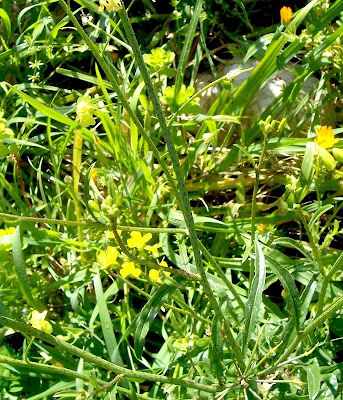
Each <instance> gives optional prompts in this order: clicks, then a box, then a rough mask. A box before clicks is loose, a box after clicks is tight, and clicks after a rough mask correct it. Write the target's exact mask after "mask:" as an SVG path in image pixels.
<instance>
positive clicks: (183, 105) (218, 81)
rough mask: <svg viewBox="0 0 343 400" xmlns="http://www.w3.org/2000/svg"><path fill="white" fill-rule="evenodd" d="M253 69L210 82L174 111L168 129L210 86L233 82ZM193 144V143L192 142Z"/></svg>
mask: <svg viewBox="0 0 343 400" xmlns="http://www.w3.org/2000/svg"><path fill="white" fill-rule="evenodd" d="M252 69H253V68H247V69H242V70H239V71H237V73H236V74H231V75H230V73H228V74H226V75H224V76H222V77H221V78H218V79H216V80H214V81H213V82H210V83H209V84H208V85H206V86H205V87H203V88H202V89H200V90H199V91H198V92H196V93H195V94H193V96H191V97H190V98H189V99H188V100H186V101H185V102H184V103H183V104H182V105H181V106H180V107H179V109H178V110H176V111H175V112H174V114H173V115H172V116H171V117H170V119H169V120H168V128H169V127H170V126H171V124H172V123H173V121H174V120H175V118H176V117H177V116H178V115H179V114H180V113H181V111H182V110H183V109H184V108H185V107H186V106H187V105H188V104H190V103H191V102H192V101H193V100H194V99H196V98H197V97H199V96H200V95H201V94H202V93H204V92H206V90H208V89H210V88H211V87H212V86H216V85H218V83H220V82H222V81H224V80H233V79H235V78H237V76H239V75H240V74H243V73H244V72H248V71H251V70H252ZM193 143H194V142H193Z"/></svg>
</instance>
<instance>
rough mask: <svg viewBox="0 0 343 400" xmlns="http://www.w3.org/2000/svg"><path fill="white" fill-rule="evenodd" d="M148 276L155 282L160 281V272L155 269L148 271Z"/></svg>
mask: <svg viewBox="0 0 343 400" xmlns="http://www.w3.org/2000/svg"><path fill="white" fill-rule="evenodd" d="M149 278H150V279H152V280H153V281H156V282H162V281H161V278H160V273H159V271H158V270H157V269H151V270H150V271H149Z"/></svg>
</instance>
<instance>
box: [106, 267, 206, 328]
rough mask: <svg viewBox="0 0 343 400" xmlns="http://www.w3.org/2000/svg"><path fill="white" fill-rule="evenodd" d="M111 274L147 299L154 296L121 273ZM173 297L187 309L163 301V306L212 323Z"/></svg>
mask: <svg viewBox="0 0 343 400" xmlns="http://www.w3.org/2000/svg"><path fill="white" fill-rule="evenodd" d="M111 275H112V276H113V277H114V278H116V279H120V280H121V281H123V282H124V283H126V284H127V286H129V287H130V288H132V289H134V290H136V291H137V293H139V294H140V295H142V296H144V297H146V298H147V299H150V298H151V297H152V296H151V295H150V294H149V293H146V292H144V290H142V289H140V288H139V287H138V286H136V285H134V284H133V283H131V282H130V281H129V280H127V279H125V278H123V277H122V276H121V275H119V274H116V273H114V272H113V273H112V274H111ZM171 298H172V299H173V300H175V301H176V302H177V303H179V304H180V305H182V306H184V307H185V308H187V310H183V309H182V308H177V307H175V306H172V305H171V304H168V303H163V307H165V308H168V309H170V310H173V311H176V312H179V313H180V314H184V315H188V316H190V317H193V318H195V319H197V320H199V321H201V322H205V323H206V324H208V323H210V321H209V320H208V319H206V318H203V317H202V316H201V315H197V314H196V312H195V311H194V310H193V309H192V308H191V307H189V306H188V305H187V304H186V303H183V302H181V301H180V299H179V298H178V297H176V296H171Z"/></svg>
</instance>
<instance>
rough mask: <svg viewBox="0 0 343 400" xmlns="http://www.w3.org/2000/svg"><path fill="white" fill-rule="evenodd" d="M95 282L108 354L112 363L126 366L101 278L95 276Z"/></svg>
mask: <svg viewBox="0 0 343 400" xmlns="http://www.w3.org/2000/svg"><path fill="white" fill-rule="evenodd" d="M93 282H94V290H95V296H96V301H97V304H98V308H99V316H100V321H101V329H102V333H103V335H104V339H105V343H106V348H107V351H108V354H109V356H110V359H111V361H112V362H114V363H115V364H117V365H120V366H123V365H124V364H123V360H122V358H121V356H120V353H119V348H118V346H117V340H116V337H115V335H114V330H113V325H112V321H111V317H110V314H109V311H108V308H107V304H106V300H105V296H104V292H103V289H102V283H101V278H100V275H99V274H97V275H95V276H94V279H93Z"/></svg>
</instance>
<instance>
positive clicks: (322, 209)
mask: <svg viewBox="0 0 343 400" xmlns="http://www.w3.org/2000/svg"><path fill="white" fill-rule="evenodd" d="M332 207H333V204H327V205H326V206H323V207H320V208H318V210H317V211H316V212H315V213H314V214H313V215H312V218H311V219H310V222H309V224H308V226H309V228H310V230H312V229H313V228H314V226H315V223H316V222H317V221H318V220H319V218H320V217H321V216H322V215H323V214H325V213H326V212H327V211H329V210H331V208H332Z"/></svg>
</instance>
